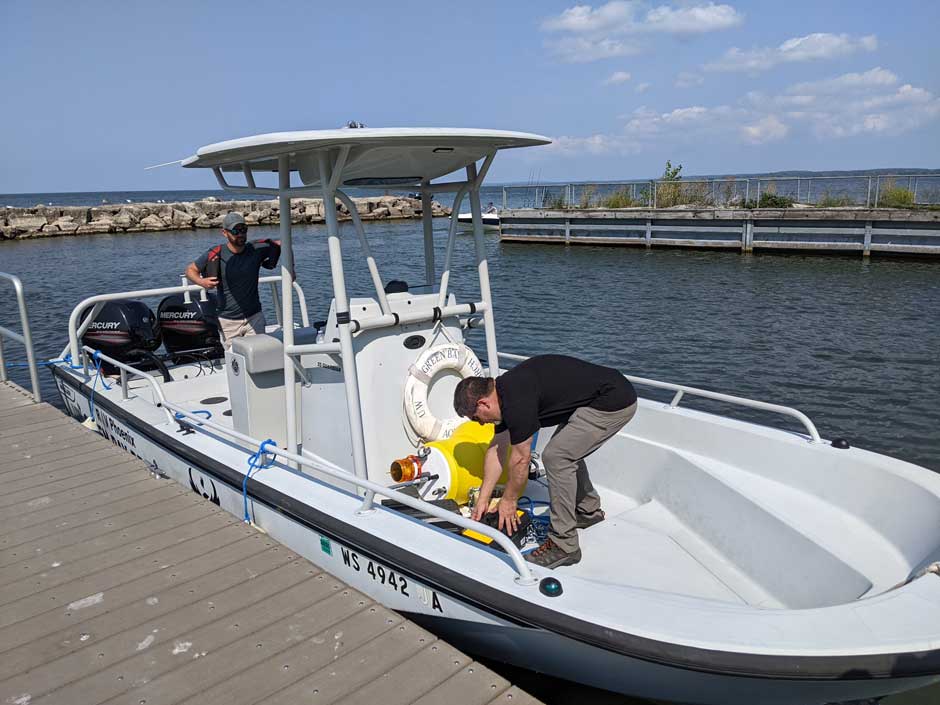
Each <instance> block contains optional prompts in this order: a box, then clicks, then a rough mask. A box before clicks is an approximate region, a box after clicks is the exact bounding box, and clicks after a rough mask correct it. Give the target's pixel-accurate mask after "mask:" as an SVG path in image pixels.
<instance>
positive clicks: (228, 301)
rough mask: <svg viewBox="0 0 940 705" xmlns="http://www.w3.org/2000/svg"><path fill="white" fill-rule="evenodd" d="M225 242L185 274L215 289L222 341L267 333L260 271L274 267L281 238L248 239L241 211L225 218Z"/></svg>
mask: <svg viewBox="0 0 940 705" xmlns="http://www.w3.org/2000/svg"><path fill="white" fill-rule="evenodd" d="M222 235H224V236H225V244H224V245H216V246H215V247H212V248H210V249H209V250H208V251H206V252H205V253H203V254H202V255H200V256H199V257H198V258H197V259H196V261H195V262H190V263H189V266H188V267H187V268H186V277H187V278H188V279H189V280H190V281H191V282H193V283H194V284H198V285H199V286H201V287H203V288H205V289H212V288H215V289H216V296H217V304H216V310H217V314H218V316H219V327H220V328H221V329H222V345H223V346H224V347H225V349H226V350H228V349H229V348H230V347H232V338H237V337H239V336H242V335H254V334H255V333H264V326H265V322H264V313H262V311H261V299H260V298H259V296H258V271H259V270H260V268H261V267H264V268H265V269H274V267H275V266H276V265H277V260H278V258H279V257H280V256H281V242H280V240H259V241H257V242H256V243H250V242H248V225H247V224H246V223H245V219H244V218H243V217H242V216H241V214H240V213H234V212H233V213H228V214H226V216H225V218H224V219H223V220H222Z"/></svg>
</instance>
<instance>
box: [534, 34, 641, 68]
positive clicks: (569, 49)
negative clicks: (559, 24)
mask: <svg viewBox="0 0 940 705" xmlns="http://www.w3.org/2000/svg"><path fill="white" fill-rule="evenodd" d="M551 48H552V51H554V52H555V54H556V55H557V56H558V57H559V58H560V59H561V60H562V61H564V62H566V63H569V64H586V63H589V62H591V61H598V60H599V59H612V58H614V57H617V56H630V55H633V54H637V53H639V51H640V48H639V47H638V46H637V45H636V44H633V43H630V42H626V41H623V40H620V39H599V40H596V41H595V40H592V39H588V38H587V37H563V38H562V39H559V40H557V41H556V42H554V43H553V44H551Z"/></svg>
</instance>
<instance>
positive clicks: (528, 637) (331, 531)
mask: <svg viewBox="0 0 940 705" xmlns="http://www.w3.org/2000/svg"><path fill="white" fill-rule="evenodd" d="M55 377H56V385H57V387H58V390H59V393H60V395H61V397H62V401H63V404H64V406H65V408H66V409H67V411H68V413H69V414H70V415H71V416H73V417H74V418H76V419H77V420H79V421H84V420H85V419H87V418H88V414H89V406H90V405H89V399H88V396H89V393H90V390H89V388H88V387H87V385H85V384H83V383H82V382H81V381H80V380H78V379H76V378H75V377H74V376H71V375H68V374H67V373H64V372H61V371H58V370H57V371H56V373H55ZM95 412H96V417H97V419H96V425H97V430H98V432H99V433H101V435H103V436H104V437H105V438H107V439H108V440H110V441H111V442H112V443H114V444H115V445H116V446H118V447H119V448H121V449H123V450H125V451H127V452H128V453H131V454H133V455H135V456H136V457H138V458H140V459H142V460H143V461H144V462H146V463H147V464H148V465H149V466H150V468H151V470H152V472H153V473H154V474H155V475H157V476H159V477H164V478H167V479H172V480H174V481H176V482H179V483H180V484H182V485H183V486H187V487H189V488H190V489H191V490H192V491H194V492H196V493H197V494H200V495H202V496H203V497H204V498H205V499H206V500H207V501H210V502H213V503H214V504H216V505H218V506H220V507H221V508H223V509H225V510H226V511H229V512H230V513H232V514H234V515H236V516H242V515H243V512H244V502H243V495H242V491H241V487H239V486H237V485H236V484H234V483H232V482H231V481H230V480H227V479H226V478H223V477H220V475H219V474H218V473H217V472H214V471H213V469H212V468H210V467H205V466H203V465H202V464H200V462H199V461H198V454H193V455H192V456H190V455H189V454H187V453H186V452H185V446H184V445H183V444H180V443H170V442H163V441H162V440H161V436H164V435H165V434H163V433H162V432H160V431H157V430H155V429H149V430H148V429H147V428H146V427H145V424H142V422H140V420H139V419H135V417H133V415H131V414H129V413H128V412H127V411H126V410H124V409H122V408H121V406H120V405H118V404H115V403H112V402H111V401H108V400H106V399H102V398H101V397H100V396H96V398H95ZM180 433H182V432H180ZM249 512H250V514H251V517H252V521H253V523H254V524H255V525H256V526H257V527H259V529H261V530H263V531H265V532H266V533H268V534H269V535H271V536H272V537H273V538H275V539H276V540H278V541H279V542H281V543H282V544H284V545H285V546H287V547H289V548H290V549H292V550H293V551H296V552H297V553H298V554H299V555H302V556H303V557H304V558H306V559H307V560H309V561H311V562H312V563H314V564H315V565H317V566H318V567H320V568H322V569H323V570H325V571H327V572H329V573H331V574H333V575H335V576H336V577H337V578H339V579H341V580H343V581H345V582H346V583H348V584H349V585H350V586H352V587H353V588H355V589H357V590H359V591H361V592H363V593H364V594H367V595H369V596H370V597H371V598H373V599H375V600H376V601H378V602H380V603H382V604H384V605H386V606H387V607H389V608H390V609H394V610H396V611H399V612H402V613H404V614H406V615H407V616H408V617H409V618H411V619H412V620H413V621H415V622H417V623H419V624H421V625H422V626H425V627H426V628H427V629H429V630H430V631H432V632H434V633H435V634H438V635H439V636H441V637H443V638H444V639H446V640H447V641H449V642H450V643H452V644H454V645H455V646H456V647H458V648H460V649H462V650H464V651H467V652H469V653H471V654H474V655H478V656H481V657H485V658H489V659H492V660H495V661H501V662H505V663H509V664H512V665H515V666H519V667H522V668H526V669H529V670H533V671H536V672H540V673H548V674H551V675H552V676H557V677H560V678H564V679H568V680H571V681H575V682H579V683H583V684H585V685H590V686H592V687H596V688H602V689H606V690H611V691H615V692H620V693H624V694H628V695H633V696H639V697H645V698H655V699H665V700H675V701H680V702H688V703H714V704H715V705H729V704H732V703H741V704H742V705H743V704H745V703H746V704H748V705H751V704H753V703H755V702H760V703H762V705H764V704H767V705H777V704H779V705H787V704H793V705H811V704H813V703H820V704H822V703H834V702H843V701H848V700H860V699H866V698H874V697H880V696H884V695H888V694H892V693H897V692H903V691H907V690H911V689H915V688H920V687H923V686H927V685H930V684H931V683H935V682H938V681H940V675H934V674H925V675H919V674H918V675H913V676H903V677H896V678H894V677H891V678H871V677H867V674H866V673H865V672H854V671H853V670H851V669H848V670H846V672H845V673H844V674H842V676H841V677H837V678H834V677H829V678H824V679H812V678H790V677H784V678H777V677H772V676H768V677H760V676H755V674H754V673H747V674H734V673H728V672H719V673H716V672H710V671H709V670H708V668H707V664H702V665H701V666H700V667H694V666H690V665H688V664H683V665H674V664H671V663H668V662H662V661H657V660H654V659H652V658H637V657H634V656H630V655H628V654H624V653H620V652H617V651H614V650H611V649H608V648H603V647H600V646H597V645H594V644H591V643H587V642H586V641H584V640H582V639H577V638H572V637H571V636H568V635H565V634H562V633H558V632H555V631H552V630H549V629H544V628H538V627H533V626H531V625H530V624H528V623H526V621H525V620H524V619H512V618H508V619H507V616H506V615H505V614H502V613H500V612H499V611H497V610H492V611H491V610H488V609H486V606H485V605H481V603H480V602H479V601H476V602H474V601H471V600H464V599H461V598H460V592H459V590H456V589H454V590H449V589H448V586H446V585H440V584H439V583H438V582H435V580H436V578H435V577H434V576H430V575H422V574H420V573H419V572H416V571H415V570H414V569H411V568H409V567H408V566H403V565H399V564H397V563H396V562H395V561H394V560H390V559H389V558H388V557H387V556H383V555H378V554H377V553H376V552H374V551H370V549H369V548H368V547H363V546H360V545H357V543H356V542H355V540H350V538H349V536H347V535H346V534H345V533H344V531H343V528H342V526H341V525H337V524H336V523H335V522H334V523H333V524H332V525H331V526H325V525H322V526H321V525H315V524H313V523H312V522H310V521H299V520H297V519H296V518H295V517H294V516H292V512H291V511H290V509H289V508H286V507H283V506H274V505H270V504H267V503H265V502H264V501H259V499H258V498H250V499H249Z"/></svg>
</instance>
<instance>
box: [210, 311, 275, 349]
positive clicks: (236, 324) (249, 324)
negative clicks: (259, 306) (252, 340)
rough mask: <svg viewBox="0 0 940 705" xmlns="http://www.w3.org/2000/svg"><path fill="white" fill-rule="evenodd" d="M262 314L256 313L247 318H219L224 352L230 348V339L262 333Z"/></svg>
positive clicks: (263, 323) (263, 325)
mask: <svg viewBox="0 0 940 705" xmlns="http://www.w3.org/2000/svg"><path fill="white" fill-rule="evenodd" d="M264 327H265V322H264V313H262V312H261V311H258V313H256V314H254V315H253V316H249V317H248V318H220V319H219V328H221V329H222V347H224V348H225V349H226V350H228V349H229V348H231V347H232V339H233V338H240V337H242V336H243V335H255V334H257V333H264Z"/></svg>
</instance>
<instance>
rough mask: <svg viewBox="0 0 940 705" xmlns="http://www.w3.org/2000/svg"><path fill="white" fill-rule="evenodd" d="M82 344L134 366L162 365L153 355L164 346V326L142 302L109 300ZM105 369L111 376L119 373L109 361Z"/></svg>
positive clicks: (103, 365) (150, 367)
mask: <svg viewBox="0 0 940 705" xmlns="http://www.w3.org/2000/svg"><path fill="white" fill-rule="evenodd" d="M82 344H83V345H87V346H89V347H92V348H95V349H97V350H100V351H101V353H102V354H104V355H107V356H108V357H113V358H114V359H115V360H119V361H121V362H126V363H127V364H128V365H133V366H134V367H139V368H142V369H153V368H154V367H155V366H159V365H157V361H156V358H155V356H154V354H153V353H154V351H155V350H156V349H157V348H159V347H160V327H159V326H158V325H157V319H156V317H155V316H154V315H153V311H151V310H150V309H149V308H147V305H146V304H145V303H143V302H142V301H108V302H107V303H106V304H105V305H104V306H102V308H101V311H100V312H99V313H98V315H97V316H95V320H93V321H92V322H91V324H90V325H89V326H88V329H87V330H86V331H85V335H83V336H82ZM102 368H103V369H104V371H105V373H107V374H114V373H115V372H116V370H115V369H114V367H113V366H112V365H109V364H107V363H106V362H104V363H102Z"/></svg>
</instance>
